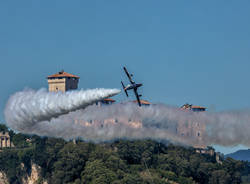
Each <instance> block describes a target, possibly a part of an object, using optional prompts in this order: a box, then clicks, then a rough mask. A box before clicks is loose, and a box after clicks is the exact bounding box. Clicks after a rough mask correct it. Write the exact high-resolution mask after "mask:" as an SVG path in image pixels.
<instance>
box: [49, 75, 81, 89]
mask: <svg viewBox="0 0 250 184" xmlns="http://www.w3.org/2000/svg"><path fill="white" fill-rule="evenodd" d="M79 78H80V77H78V76H76V75H73V74H70V73H67V72H64V71H63V70H62V71H60V72H58V73H56V74H53V75H49V76H48V77H47V79H48V85H49V91H50V92H58V91H62V92H65V91H68V90H74V89H77V88H78V81H79Z"/></svg>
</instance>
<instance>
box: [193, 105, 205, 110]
mask: <svg viewBox="0 0 250 184" xmlns="http://www.w3.org/2000/svg"><path fill="white" fill-rule="evenodd" d="M192 109H206V107H201V106H198V105H192Z"/></svg>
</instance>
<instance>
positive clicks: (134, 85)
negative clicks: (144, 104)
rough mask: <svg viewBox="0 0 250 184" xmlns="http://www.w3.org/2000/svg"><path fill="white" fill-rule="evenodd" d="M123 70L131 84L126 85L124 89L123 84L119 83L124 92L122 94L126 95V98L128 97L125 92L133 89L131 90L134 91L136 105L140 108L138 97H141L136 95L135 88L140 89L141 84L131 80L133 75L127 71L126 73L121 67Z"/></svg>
mask: <svg viewBox="0 0 250 184" xmlns="http://www.w3.org/2000/svg"><path fill="white" fill-rule="evenodd" d="M123 69H124V71H125V73H126V74H127V76H128V79H129V81H130V83H131V84H128V85H127V86H126V87H125V86H124V84H123V82H122V81H121V83H122V87H123V90H124V92H125V93H126V95H127V97H128V92H127V90H131V89H133V90H134V93H135V96H136V99H137V102H138V105H139V106H141V101H140V97H141V96H142V95H139V94H138V93H137V88H139V87H141V86H142V84H136V83H135V82H134V81H133V80H132V77H133V75H132V74H129V73H128V71H127V69H126V68H125V67H123Z"/></svg>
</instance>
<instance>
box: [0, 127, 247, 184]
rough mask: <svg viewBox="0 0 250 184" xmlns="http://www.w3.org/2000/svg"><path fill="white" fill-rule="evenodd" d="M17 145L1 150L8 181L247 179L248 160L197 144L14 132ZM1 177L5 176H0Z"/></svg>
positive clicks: (114, 183) (0, 167) (187, 183)
mask: <svg viewBox="0 0 250 184" xmlns="http://www.w3.org/2000/svg"><path fill="white" fill-rule="evenodd" d="M10 135H11V136H12V137H11V139H12V141H13V143H14V145H15V148H5V149H3V150H2V151H1V152H0V181H4V182H5V183H11V184H18V183H28V181H30V182H31V183H43V184H45V183H53V184H60V183H71V184H80V183H84V184H94V183H98V184H102V183H103V184H104V183H111V184H118V183H119V184H120V183H121V184H137V183H138V184H139V183H144V184H150V183H154V184H174V183H183V184H191V183H204V184H206V183H213V184H214V183H228V184H229V183H244V182H243V181H245V183H246V182H247V181H250V165H249V163H248V162H242V161H236V160H234V159H232V158H227V159H225V160H223V161H222V164H218V163H217V162H216V160H215V158H214V157H213V156H209V155H205V154H198V153H196V152H195V150H194V149H193V148H185V147H181V146H174V145H168V146H166V145H164V144H161V143H158V142H155V141H151V140H137V141H129V140H117V141H115V142H112V143H100V144H94V143H87V142H83V141H76V143H75V144H74V143H73V142H72V141H71V142H67V141H64V140H62V139H56V138H47V137H44V138H41V137H38V136H28V135H23V134H15V133H13V132H10ZM1 179H2V180H1Z"/></svg>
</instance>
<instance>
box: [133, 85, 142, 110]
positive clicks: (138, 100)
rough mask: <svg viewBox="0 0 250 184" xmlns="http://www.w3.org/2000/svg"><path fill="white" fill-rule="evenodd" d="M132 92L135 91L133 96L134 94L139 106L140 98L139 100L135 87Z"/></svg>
mask: <svg viewBox="0 0 250 184" xmlns="http://www.w3.org/2000/svg"><path fill="white" fill-rule="evenodd" d="M134 93H135V96H136V99H137V102H138V105H139V106H141V100H140V97H139V95H138V93H137V89H134Z"/></svg>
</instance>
